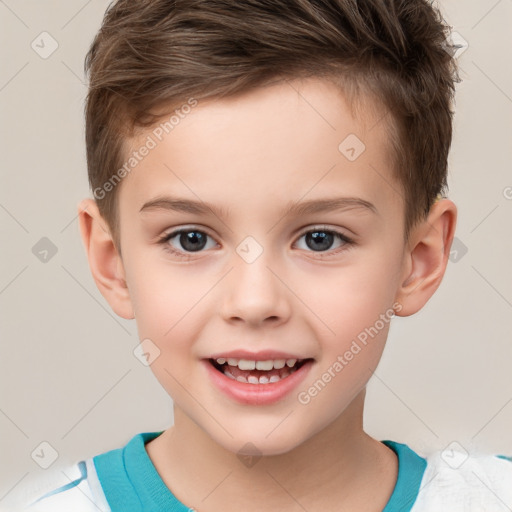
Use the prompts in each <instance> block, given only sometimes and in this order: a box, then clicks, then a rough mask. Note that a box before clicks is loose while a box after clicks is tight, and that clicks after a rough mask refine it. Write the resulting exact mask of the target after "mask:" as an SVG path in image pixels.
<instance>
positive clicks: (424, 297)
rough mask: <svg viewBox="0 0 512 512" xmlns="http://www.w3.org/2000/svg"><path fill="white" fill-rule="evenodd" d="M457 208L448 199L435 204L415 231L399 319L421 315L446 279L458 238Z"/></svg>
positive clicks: (399, 296)
mask: <svg viewBox="0 0 512 512" xmlns="http://www.w3.org/2000/svg"><path fill="white" fill-rule="evenodd" d="M456 222H457V208H456V206H455V204H454V203H453V202H452V201H450V200H449V199H441V200H440V201H438V202H436V203H435V204H434V205H433V206H432V208H431V210H430V213H429V215H428V217H427V219H426V220H425V221H423V222H422V223H421V224H419V225H418V226H417V227H415V228H414V230H413V232H412V233H411V236H410V244H409V247H408V249H407V254H406V255H405V260H404V272H403V274H402V283H401V285H400V287H399V290H398V294H397V297H396V301H397V302H399V303H400V304H401V306H402V307H401V309H400V311H399V312H398V311H397V316H409V315H413V314H414V313H416V312H418V311H419V310H420V309H421V308H422V307H423V306H424V305H425V304H426V303H427V301H428V300H429V299H430V297H432V295H433V294H434V292H435V291H436V290H437V288H438V287H439V285H440V284H441V281H442V279H443V276H444V273H445V270H446V266H447V264H448V257H449V255H450V247H451V244H452V241H453V237H454V234H455V225H456Z"/></svg>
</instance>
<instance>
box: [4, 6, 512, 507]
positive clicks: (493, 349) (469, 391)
mask: <svg viewBox="0 0 512 512" xmlns="http://www.w3.org/2000/svg"><path fill="white" fill-rule="evenodd" d="M107 5H108V2H107V1H105V0H89V1H85V0H80V1H76V0H74V1H63V0H61V1H56V0H53V1H44V2H41V1H28V0H0V20H1V29H0V39H1V46H0V48H1V55H2V65H1V66H0V110H1V125H0V130H1V131H0V144H1V162H2V164H1V173H2V187H1V189H0V224H1V236H2V244H1V247H2V266H1V269H0V308H1V324H0V325H1V327H0V329H1V340H2V358H1V367H0V380H1V388H0V389H1V394H0V432H1V435H0V447H1V450H2V451H1V454H0V460H1V461H2V468H1V473H0V506H2V505H3V506H6V504H7V503H9V500H10V499H12V497H13V496H14V495H15V493H16V492H17V490H18V489H20V488H21V487H22V486H24V485H26V484H27V483H29V482H31V481H32V480H33V479H37V478H39V477H42V476H43V475H44V474H46V475H47V474H49V471H51V470H59V469H60V468H62V467H64V466H65V465H67V464H69V463H71V462H74V461H77V460H80V459H82V458H85V457H90V456H93V455H95V454H97V453H100V452H103V451H106V450H108V449H112V448H116V447H119V446H121V445H123V444H125V443H126V442H127V441H128V440H129V439H130V438H131V437H132V436H133V435H134V434H136V433H138V432H142V431H153V430H160V429H164V428H166V427H167V426H168V425H169V424H170V423H171V421H172V407H171V400H170V398H168V396H167V395H166V393H165V392H164V391H163V390H162V389H161V388H160V386H159V384H158V383H157V381H156V380H155V379H154V377H153V376H152V374H151V372H150V370H149V369H148V368H146V367H145V366H143V365H142V364H141V363H140V362H139V360H138V359H136V358H135V357H134V355H133V353H132V351H133V349H134V348H135V346H136V345H137V344H138V337H137V333H136V326H135V323H134V322H133V321H132V322H128V321H125V320H122V319H120V318H117V317H116V316H115V314H114V313H113V312H112V311H111V310H110V308H109V306H108V304H107V303H106V302H105V301H104V299H103V297H102V296H101V294H100V293H99V291H98V290H97V289H96V286H95V284H94V282H93V279H92V277H91V275H90V273H89V268H88V264H87V261H86V257H85V253H84V251H83V248H82V245H81V241H80V239H79V233H78V223H77V219H76V205H77V203H78V201H79V200H80V199H81V198H82V197H85V196H87V195H89V191H88V186H87V178H86V164H85V146H84V141H83V136H84V133H83V132H84V130H83V100H84V96H85V93H86V86H85V84H84V82H83V60H84V56H85V53H86V51H87V49H88V47H89V45H90V43H91V40H92V37H93V35H94V34H95V32H96V31H97V30H98V28H99V26H100V23H101V20H102V16H103V13H104V11H105V9H106V7H107ZM441 5H442V8H443V12H444V15H445V18H446V19H447V20H448V21H449V22H450V24H451V25H452V26H453V27H454V30H456V31H457V32H459V33H460V34H461V35H462V36H463V38H464V39H465V40H467V42H468V43H469V47H468V49H467V50H466V51H465V52H464V53H462V54H461V56H460V57H459V62H460V65H461V77H462V79H463V82H462V83H460V84H459V85H458V93H457V104H456V119H455V138H454V143H453V149H452V153H451V157H450V180H449V183H450V190H451V193H450V197H451V198H452V199H453V200H454V201H455V202H456V203H457V205H458V207H459V223H458V228H457V238H458V240H459V242H457V243H458V249H459V252H458V255H457V258H456V261H452V262H450V264H449V267H448V270H447V274H446V277H445V281H444V282H443V284H442V285H441V288H440V289H439V291H438V292H437V294H436V295H435V296H434V298H433V299H432V300H431V301H430V302H429V303H428V304H427V306H426V307H425V308H424V309H423V310H422V311H421V312H420V313H419V314H417V315H415V316H413V317H410V318H405V319H404V318H397V319H396V320H394V323H393V325H392V328H391V332H390V338H389V340H388V347H387V351H386V352H385V355H384V358H383V360H382V362H381V364H380V366H379V368H378V369H377V372H376V375H375V376H374V378H373V379H372V380H371V382H370V384H369V387H368V400H367V410H366V427H367V429H368V431H369V433H370V434H372V435H374V436H375V437H377V438H379V439H393V440H397V441H400V442H405V443H408V444H410V445H411V447H413V448H414V449H416V450H418V451H420V452H427V451H430V450H433V449H443V448H445V447H446V446H447V445H449V444H450V443H452V442H454V441H456V442H457V443H460V445H461V446H462V447H464V448H465V449H467V450H477V451H489V452H493V453H507V454H512V434H511V432H512V429H511V425H512V371H511V366H512V365H511V363H512V270H511V262H512V172H511V165H512V164H511V162H512V149H511V148H512V144H511V142H512V140H511V135H512V65H511V61H510V48H512V40H511V31H510V26H511V23H512V0H500V1H494V0H493V1H488V0H472V1H464V2H460V1H456V0H450V1H443V2H442V4H441ZM43 31H46V32H48V33H49V34H50V35H51V37H52V38H53V39H54V40H55V41H56V42H57V44H58V48H57V49H56V50H55V52H54V53H53V54H52V55H50V56H48V57H47V58H45V59H44V58H42V57H41V56H40V55H39V54H38V53H36V51H34V49H33V48H32V47H31V43H32V41H34V40H35V42H36V43H38V41H39V48H38V51H39V52H42V51H49V50H50V49H51V44H52V41H51V39H50V38H49V36H39V34H41V32H43ZM42 37H44V38H46V39H44V41H45V44H44V48H41V47H42V46H43V45H42V44H41V42H40V41H41V38H42ZM36 43H35V44H36ZM36 48H37V47H36ZM43 237H47V238H48V239H49V240H51V242H52V244H53V245H54V246H55V247H56V249H57V252H56V254H55V255H53V256H52V255H51V252H50V253H48V256H47V259H48V261H46V262H42V261H40V259H38V257H36V255H35V254H34V253H33V252H32V251H33V247H34V246H35V245H36V244H37V243H38V242H39V241H40V239H41V238H43ZM39 243H42V242H39ZM36 247H38V246H36ZM463 247H466V248H467V252H466V253H465V254H464V250H463ZM461 248H462V249H461ZM36 252H37V251H36ZM43 441H46V442H47V443H49V444H50V445H51V446H52V447H53V449H54V450H56V452H57V453H58V458H57V459H56V460H55V462H54V463H53V465H52V466H50V469H48V470H44V469H42V468H40V467H39V465H38V464H36V462H35V461H34V460H33V458H32V457H31V454H32V453H33V452H34V450H35V451H36V453H41V447H40V443H41V442H43ZM43 448H44V445H43ZM43 452H44V453H45V454H46V455H45V456H46V457H48V456H49V455H48V454H51V449H49V448H46V449H45V450H43ZM34 458H35V459H37V457H34Z"/></svg>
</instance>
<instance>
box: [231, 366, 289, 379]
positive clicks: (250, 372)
mask: <svg viewBox="0 0 512 512" xmlns="http://www.w3.org/2000/svg"><path fill="white" fill-rule="evenodd" d="M222 369H223V370H224V369H228V370H229V373H231V375H233V377H235V379H236V378H237V377H239V376H242V377H245V378H246V379H247V378H248V377H249V376H251V375H252V376H254V377H256V378H258V379H259V378H260V377H261V376H262V375H265V376H266V377H268V378H269V379H270V377H272V376H273V375H276V376H278V377H279V378H283V377H285V376H286V375H289V374H290V371H291V370H292V368H289V367H288V366H286V365H285V367H284V368H279V369H276V368H272V370H268V371H267V370H240V368H238V366H229V365H227V364H225V365H223V367H222ZM283 372H285V373H283Z"/></svg>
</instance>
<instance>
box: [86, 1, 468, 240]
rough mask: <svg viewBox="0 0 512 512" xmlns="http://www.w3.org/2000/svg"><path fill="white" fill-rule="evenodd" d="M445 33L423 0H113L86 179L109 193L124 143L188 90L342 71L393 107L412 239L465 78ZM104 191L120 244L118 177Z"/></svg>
mask: <svg viewBox="0 0 512 512" xmlns="http://www.w3.org/2000/svg"><path fill="white" fill-rule="evenodd" d="M448 34H449V27H448V26H447V25H446V24H445V23H444V20H443V18H442V16H441V14H440V13H439V11H438V10H437V9H436V8H434V7H433V6H432V4H431V2H429V1H427V0H359V1H357V0H239V1H233V0H174V1H173V0H117V1H116V2H113V3H112V4H111V5H110V6H109V8H108V9H107V12H106V13H105V17H104V20H103V24H102V26H101V28H100V30H99V32H98V34H97V35H96V36H95V38H94V41H93V43H92V45H91V48H90V50H89V52H88V54H87V56H86V59H85V70H86V73H89V75H90V85H89V92H88V96H87V100H86V106H85V116H86V150H87V166H88V173H89V183H90V186H91V188H92V190H93V191H96V190H98V189H99V190H102V191H103V192H104V191H105V190H106V188H102V187H103V185H104V184H105V183H107V182H108V181H109V180H111V178H112V177H113V176H115V175H116V172H117V171H118V170H119V169H120V168H121V166H123V162H124V161H125V159H126V154H125V153H126V151H125V149H124V148H125V146H124V142H125V141H126V140H127V139H128V138H129V137H131V136H133V134H134V133H135V131H136V129H137V128H147V127H150V126H151V125H153V124H155V123H156V122H157V121H158V120H159V119H161V117H162V115H163V112H170V111H172V109H173V108H175V107H176V106H178V105H180V104H184V103H186V102H187V100H189V99H190V98H195V99H196V100H199V99H206V98H209V99H211V98H222V97H227V96H234V95H238V94H241V93H245V92H248V91H250V90H251V89H254V88H257V87H262V86H265V85H267V84H269V83H272V82H275V81H276V80H279V79H294V78H304V77H319V78H328V79H335V80H336V83H339V84H340V85H341V84H343V86H344V90H345V92H346V93H347V92H348V93H350V94H352V93H351V92H350V91H357V94H358V95H360V94H361V92H362V91H364V92H365V93H369V94H370V95H372V96H373V97H375V99H377V100H378V102H379V104H380V105H382V106H383V107H384V109H385V110H386V111H388V112H389V113H390V114H391V115H390V118H391V120H390V122H389V123H388V124H389V133H390V144H391V148H392V153H393V162H394V164H395V165H394V167H395V173H396V177H397V178H398V180H399V182H400V183H401V185H402V188H403V195H404V203H405V221H404V222H405V229H404V233H405V237H406V239H407V237H408V235H409V232H410V228H411V227H412V226H413V225H414V224H415V223H416V222H417V221H419V220H420V219H421V218H424V217H425V216H426V215H427V214H428V212H429V210H430V207H431V205H432V204H433V202H434V200H435V198H436V196H438V195H439V194H440V193H444V191H445V190H446V188H447V159H448V152H449V148H450V144H451V138H452V115H453V112H452V110H451V103H452V99H453V94H454V90H455V85H454V83H455V82H456V81H458V76H457V68H456V64H455V61H454V58H453V53H452V52H450V51H449V48H447V46H446V40H447V36H448ZM162 109H164V110H162ZM156 112H158V114H157V113H156ZM340 142H341V141H340ZM108 190H109V192H108V193H102V194H101V197H98V194H96V193H95V194H94V195H95V198H96V201H97V203H98V208H99V210H100V213H101V214H102V216H103V217H104V219H105V220H106V222H107V223H108V225H109V228H110V230H111V233H112V235H113V238H114V240H115V242H116V246H117V247H118V249H120V240H119V238H118V236H119V229H118V227H119V226H118V215H117V206H116V202H117V201H116V198H117V196H118V193H117V192H116V190H117V188H116V187H108Z"/></svg>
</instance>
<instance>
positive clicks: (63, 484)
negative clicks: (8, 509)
mask: <svg viewBox="0 0 512 512" xmlns="http://www.w3.org/2000/svg"><path fill="white" fill-rule="evenodd" d="M18 503H19V508H18V509H17V510H16V512H69V511H73V512H111V509H110V507H109V505H108V503H107V500H106V499H105V495H104V494H103V490H102V488H101V485H100V482H99V480H98V477H97V474H96V469H95V467H94V462H93V460H92V458H90V459H87V460H84V461H80V462H78V463H77V464H73V465H71V466H68V467H66V468H64V469H62V470H60V471H59V472H54V473H52V474H51V475H50V476H49V477H47V478H46V479H45V480H44V481H39V482H36V483H35V484H34V485H32V486H31V487H30V488H29V489H26V490H25V491H24V493H23V496H20V497H19V500H18Z"/></svg>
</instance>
